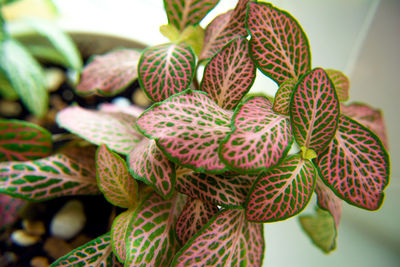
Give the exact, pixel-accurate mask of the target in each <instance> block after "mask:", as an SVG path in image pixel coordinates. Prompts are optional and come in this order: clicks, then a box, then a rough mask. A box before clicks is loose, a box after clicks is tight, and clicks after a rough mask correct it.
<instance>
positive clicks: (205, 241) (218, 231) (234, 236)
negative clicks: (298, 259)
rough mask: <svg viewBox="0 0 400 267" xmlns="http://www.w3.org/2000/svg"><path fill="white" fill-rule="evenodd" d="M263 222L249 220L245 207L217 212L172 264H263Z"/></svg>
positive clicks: (180, 251)
mask: <svg viewBox="0 0 400 267" xmlns="http://www.w3.org/2000/svg"><path fill="white" fill-rule="evenodd" d="M263 256H264V235H263V225H262V224H259V223H251V222H248V221H247V220H246V217H245V214H244V211H243V210H229V209H228V210H224V211H221V212H220V213H218V214H217V215H215V216H214V217H213V218H212V219H211V220H210V222H209V223H207V224H206V225H205V226H204V227H203V228H202V229H201V230H200V231H199V232H198V233H197V234H196V235H195V236H194V237H193V238H192V239H190V240H189V242H188V243H186V245H185V246H184V247H183V248H182V249H181V250H179V252H178V253H177V254H176V256H175V258H174V261H173V263H172V266H261V264H262V260H263Z"/></svg>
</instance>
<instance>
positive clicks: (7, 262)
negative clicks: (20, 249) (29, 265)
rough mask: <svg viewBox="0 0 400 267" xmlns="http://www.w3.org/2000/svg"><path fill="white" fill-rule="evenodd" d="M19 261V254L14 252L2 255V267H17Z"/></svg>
mask: <svg viewBox="0 0 400 267" xmlns="http://www.w3.org/2000/svg"><path fill="white" fill-rule="evenodd" d="M17 261H18V256H17V254H15V253H14V252H12V251H6V252H5V253H4V254H3V255H1V254H0V266H15V264H16V262H17Z"/></svg>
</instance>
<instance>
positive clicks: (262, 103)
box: [220, 96, 293, 172]
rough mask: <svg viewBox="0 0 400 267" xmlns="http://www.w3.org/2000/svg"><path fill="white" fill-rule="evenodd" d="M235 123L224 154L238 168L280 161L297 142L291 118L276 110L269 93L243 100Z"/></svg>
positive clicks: (223, 147)
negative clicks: (265, 95) (268, 97)
mask: <svg viewBox="0 0 400 267" xmlns="http://www.w3.org/2000/svg"><path fill="white" fill-rule="evenodd" d="M232 125H233V130H232V132H231V133H229V135H228V137H227V138H226V139H225V140H224V141H223V142H222V144H221V148H220V155H221V157H222V159H223V161H224V162H225V163H226V164H227V165H228V166H230V167H231V168H233V169H235V170H238V171H243V172H249V171H250V172H251V171H252V172H256V171H261V170H265V169H268V168H270V167H271V166H274V165H276V164H277V163H278V162H279V161H280V160H281V159H282V158H283V157H284V156H286V154H287V152H288V151H289V149H290V147H291V145H292V143H293V138H292V133H291V129H290V122H289V120H288V119H287V118H286V117H285V116H282V115H279V114H276V113H274V111H273V110H272V103H271V102H270V101H269V100H268V99H267V98H265V97H259V96H251V97H249V98H247V99H246V101H245V102H242V103H241V104H239V106H238V107H237V109H236V110H235V113H234V117H233V120H232Z"/></svg>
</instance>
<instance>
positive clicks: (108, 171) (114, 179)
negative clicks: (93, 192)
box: [96, 144, 138, 208]
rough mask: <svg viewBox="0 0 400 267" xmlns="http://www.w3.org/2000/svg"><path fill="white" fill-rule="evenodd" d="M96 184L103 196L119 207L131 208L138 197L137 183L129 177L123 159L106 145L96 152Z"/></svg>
mask: <svg viewBox="0 0 400 267" xmlns="http://www.w3.org/2000/svg"><path fill="white" fill-rule="evenodd" d="M96 173H97V185H98V186H99V188H100V191H101V192H102V193H103V194H104V196H105V198H106V199H107V200H108V201H109V202H110V203H111V204H113V205H115V206H118V207H121V208H132V207H134V206H135V205H136V201H137V199H138V185H137V183H136V181H135V180H134V179H133V178H132V177H131V175H130V174H129V171H128V167H127V166H126V163H125V161H124V160H123V159H122V158H121V157H120V156H118V155H117V154H115V153H113V152H111V151H110V150H109V149H108V148H107V146H106V145H104V144H103V145H101V146H99V148H98V150H97V152H96Z"/></svg>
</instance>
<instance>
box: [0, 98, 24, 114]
mask: <svg viewBox="0 0 400 267" xmlns="http://www.w3.org/2000/svg"><path fill="white" fill-rule="evenodd" d="M21 112H22V107H21V105H20V104H19V103H18V102H15V101H11V100H0V115H2V116H7V117H17V116H18V115H19V114H20V113H21Z"/></svg>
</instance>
